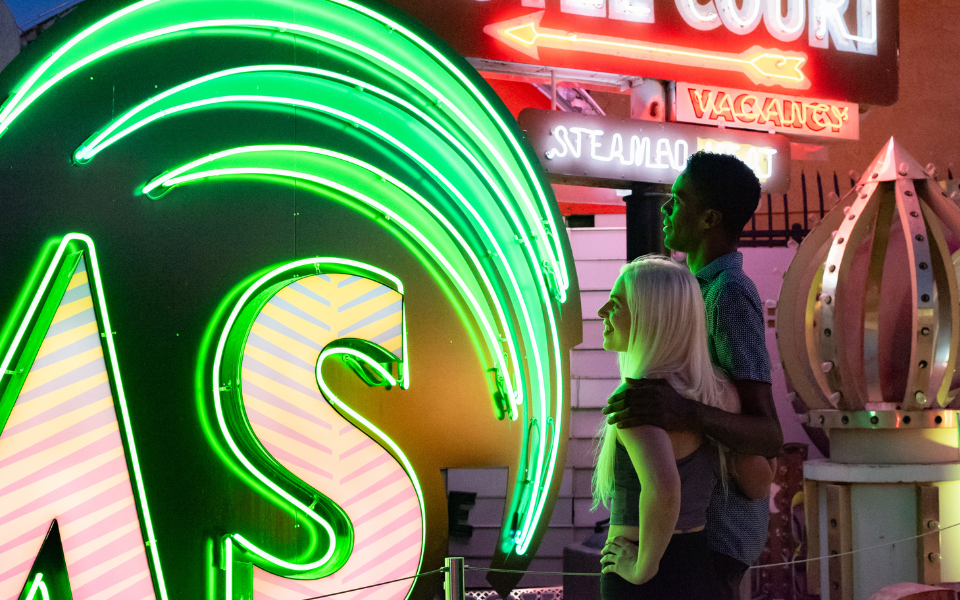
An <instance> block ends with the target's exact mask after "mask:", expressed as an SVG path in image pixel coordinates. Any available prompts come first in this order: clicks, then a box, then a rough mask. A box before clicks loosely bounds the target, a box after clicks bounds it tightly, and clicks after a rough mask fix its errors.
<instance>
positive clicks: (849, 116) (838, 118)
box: [676, 82, 860, 140]
mask: <svg viewBox="0 0 960 600" xmlns="http://www.w3.org/2000/svg"><path fill="white" fill-rule="evenodd" d="M676 99H677V120H678V121H685V122H687V123H704V124H708V125H721V124H722V125H726V126H729V127H739V128H742V129H758V130H760V131H777V132H780V133H790V134H796V135H810V136H818V137H826V138H835V139H844V140H857V139H860V119H859V114H858V107H857V105H856V104H853V103H851V102H839V101H836V100H815V99H812V98H798V97H796V96H782V95H779V94H770V93H766V92H750V91H746V90H737V89H732V88H725V87H719V86H715V85H695V84H692V83H682V82H678V83H677V94H676Z"/></svg>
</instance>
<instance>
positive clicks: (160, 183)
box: [144, 145, 532, 420]
mask: <svg viewBox="0 0 960 600" xmlns="http://www.w3.org/2000/svg"><path fill="white" fill-rule="evenodd" d="M268 151H290V152H302V153H309V154H317V155H320V156H326V157H330V158H334V159H337V160H341V161H344V162H348V163H350V164H353V165H355V166H357V167H360V168H361V169H364V170H366V171H369V172H370V173H373V174H374V175H376V176H377V177H380V178H382V179H384V180H386V181H388V182H389V183H391V184H392V185H394V186H396V187H398V188H399V189H400V190H401V191H403V192H404V193H405V194H407V195H409V196H410V197H412V198H414V199H415V200H416V201H417V202H418V203H419V204H420V205H422V206H423V207H424V208H426V209H427V210H428V211H429V212H430V213H431V215H432V216H433V217H434V218H435V219H437V220H438V221H439V222H440V224H441V225H442V226H443V227H444V228H445V229H446V230H447V232H448V233H449V234H450V235H452V236H453V237H454V238H455V239H456V240H457V242H458V243H459V245H460V246H461V247H462V248H463V251H464V252H465V253H466V254H467V255H468V256H469V258H470V260H471V262H473V264H474V266H475V268H476V269H477V271H478V272H479V274H480V276H481V278H482V279H483V281H484V283H485V285H486V287H487V289H488V293H489V296H490V298H491V300H492V301H493V302H494V304H495V307H496V309H497V312H498V313H499V316H500V320H501V322H502V323H503V326H504V333H505V334H510V329H509V328H507V319H506V315H505V313H504V311H503V308H502V306H501V305H500V302H499V300H498V299H497V295H496V293H495V292H494V288H493V283H492V282H490V280H489V278H488V277H487V276H486V272H485V270H484V269H483V267H482V265H481V263H480V260H479V258H478V257H477V256H476V254H475V253H474V252H473V250H472V249H471V248H470V246H469V244H468V243H467V242H466V240H464V239H463V237H462V235H461V234H460V233H459V232H458V231H457V230H456V228H455V227H454V226H453V225H452V224H451V223H450V222H449V221H448V220H447V219H446V217H444V216H443V215H442V214H441V213H440V212H439V211H437V209H436V208H434V207H433V206H432V205H431V204H430V203H429V202H428V201H427V200H426V199H425V198H423V197H422V196H421V195H419V194H417V193H416V192H415V191H414V190H413V189H411V188H410V187H409V186H407V185H405V184H404V183H402V182H401V181H399V180H398V179H396V178H395V177H393V176H392V175H390V174H389V173H386V172H384V171H382V170H380V169H377V168H376V167H374V166H372V165H369V164H367V163H365V162H363V161H360V160H358V159H355V158H353V157H350V156H347V155H344V154H340V153H337V152H332V151H329V150H325V149H322V148H314V147H310V146H292V145H275V146H249V147H244V148H235V149H232V150H225V151H223V152H218V153H217V154H213V155H210V156H207V157H204V158H201V159H198V160H195V161H193V162H190V163H187V164H186V165H184V166H182V167H179V168H177V169H174V170H173V171H170V172H169V173H165V174H164V175H162V176H160V177H158V178H157V179H154V180H153V181H151V182H149V183H148V184H147V185H146V186H145V187H144V193H149V192H151V191H153V190H155V189H157V188H158V187H166V188H171V187H175V186H177V185H179V184H182V183H189V182H190V181H195V180H197V179H202V178H204V177H208V176H211V175H210V173H215V174H216V175H221V174H223V175H226V174H232V175H236V174H272V175H281V176H293V177H295V178H296V177H297V176H299V175H300V174H295V175H293V174H289V173H287V172H282V173H281V172H279V171H277V172H271V173H263V172H260V173H254V171H253V170H249V169H243V170H240V169H238V170H233V172H230V173H227V172H226V170H223V169H214V170H211V171H205V172H204V173H206V174H205V175H202V176H201V175H200V174H193V175H190V176H189V178H187V179H184V178H185V177H188V176H186V175H184V174H185V173H188V172H190V171H192V170H193V169H196V168H197V167H200V166H203V165H206V164H209V163H211V162H214V161H216V160H219V159H221V158H225V157H229V156H236V155H240V154H246V153H255V152H268ZM325 181H328V180H325V179H323V180H319V181H314V183H319V184H320V185H326V184H325V183H322V182H325ZM341 191H343V190H341ZM347 193H348V194H349V195H354V192H353V191H352V190H351V191H350V192H347ZM354 197H356V198H357V199H358V200H361V201H363V202H365V203H367V204H369V205H371V206H373V207H374V208H376V209H377V210H379V211H380V212H383V213H384V214H388V215H389V216H390V217H391V218H392V219H393V220H395V221H396V222H398V223H401V224H403V225H404V226H405V227H406V228H408V229H409V230H410V231H411V232H413V235H414V237H416V238H417V239H418V240H420V241H421V243H422V244H424V245H425V246H426V247H429V248H431V252H432V253H433V254H434V256H436V257H438V262H441V264H443V265H444V267H445V270H446V271H447V272H448V273H449V274H450V276H451V277H452V278H454V280H455V281H456V282H457V284H458V287H459V288H460V289H461V293H462V294H463V295H464V296H465V297H467V299H468V302H469V303H470V304H471V306H472V307H473V309H474V312H475V314H476V318H477V319H478V320H479V321H480V322H481V326H482V327H483V328H484V330H485V334H486V337H487V340H488V345H489V347H490V351H491V354H492V356H493V360H494V361H495V362H496V363H497V364H498V365H499V367H500V369H501V371H503V373H504V375H507V370H506V365H504V364H503V363H502V354H501V350H500V349H499V345H500V344H499V342H500V336H499V335H498V334H497V333H496V332H494V331H493V328H492V327H491V326H490V324H489V322H488V321H487V320H486V317H485V316H484V312H483V310H482V309H481V308H480V306H479V302H478V301H477V300H476V298H475V297H474V295H473V294H472V293H470V290H469V287H468V286H467V285H466V283H465V282H463V280H462V279H461V278H460V276H459V274H458V273H457V271H456V269H454V267H453V266H452V265H450V264H449V263H448V262H447V260H446V258H445V257H444V256H443V253H442V252H440V251H439V250H437V249H436V248H435V247H433V244H431V243H430V242H429V241H427V238H426V236H424V235H423V234H422V233H420V232H419V231H418V230H417V229H416V228H414V227H413V226H412V225H410V224H409V223H408V222H407V221H406V220H405V219H403V217H401V216H400V215H398V214H396V213H395V212H393V211H392V210H390V209H389V208H387V207H386V206H384V205H383V204H381V203H379V202H377V201H375V200H373V199H370V198H368V197H367V196H363V195H362V194H361V195H360V197H357V196H354ZM477 218H478V220H479V215H477ZM489 235H490V242H491V243H492V244H494V246H495V247H496V249H497V252H498V253H499V254H501V255H502V251H501V250H500V247H499V245H498V244H497V242H496V240H495V238H494V237H493V235H492V233H490V234H489ZM511 279H512V281H513V283H514V289H515V293H516V294H517V295H518V296H519V295H520V293H521V292H520V289H519V284H518V283H517V282H516V278H515V277H512V278H511ZM520 302H522V299H521V300H520ZM531 335H532V333H531ZM504 337H505V338H506V340H507V342H508V348H509V351H510V353H511V355H512V356H513V357H514V358H513V364H514V365H515V369H517V367H516V365H518V364H519V359H520V357H519V354H518V353H517V350H516V347H515V345H514V343H513V338H512V337H511V336H510V335H505V336H504ZM516 373H517V377H518V378H519V377H520V372H519V370H516ZM520 381H522V380H519V379H518V383H519V382H520ZM510 389H511V393H512V394H514V393H515V394H516V395H517V397H518V398H519V397H520V392H519V390H517V391H516V392H513V391H512V390H513V389H514V388H512V387H511V388H510ZM516 418H517V412H516V408H515V407H513V406H512V405H511V419H512V420H516Z"/></svg>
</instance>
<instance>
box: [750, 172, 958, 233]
mask: <svg viewBox="0 0 960 600" xmlns="http://www.w3.org/2000/svg"><path fill="white" fill-rule="evenodd" d="M858 179H860V176H859V174H858V173H856V172H854V171H851V172H850V173H848V174H847V175H846V176H839V175H837V174H836V173H833V175H832V176H826V177H824V176H822V175H821V174H820V172H819V171H818V172H817V174H816V191H815V193H814V192H812V191H811V190H808V178H807V175H806V173H801V174H800V193H801V200H802V206H801V207H800V210H794V211H793V212H792V213H791V210H790V201H789V199H788V196H787V194H782V204H781V203H780V198H779V196H781V194H777V196H778V198H774V196H773V194H764V195H762V196H761V198H760V201H761V202H765V203H766V211H763V212H760V214H759V215H758V214H754V215H753V220H752V221H751V222H750V223H749V224H748V225H747V227H746V228H745V229H744V231H743V235H742V236H741V238H740V245H741V246H745V247H754V248H756V247H765V248H774V247H778V246H786V245H787V244H788V243H789V242H790V241H791V240H793V241H794V242H796V243H798V244H799V243H800V242H801V241H803V238H804V237H806V235H807V234H808V233H810V229H812V228H813V227H814V226H816V224H817V223H819V222H820V221H821V220H822V219H823V217H824V215H826V214H827V213H828V212H830V209H832V208H833V207H834V206H835V205H836V203H837V201H838V200H839V199H840V198H841V197H843V195H844V194H846V193H847V192H849V191H850V189H851V188H853V186H855V185H856V184H857V180H858ZM946 179H947V180H948V181H950V180H952V179H953V172H952V170H950V169H947V173H946ZM824 180H826V181H824ZM841 180H842V181H843V183H844V185H845V188H844V189H843V190H842V191H841V188H840V185H841ZM848 180H849V182H850V184H849V185H846V183H847V181H848ZM778 205H779V206H778ZM781 206H782V208H781ZM780 210H782V211H783V213H782V214H781V213H780V212H779V211H780Z"/></svg>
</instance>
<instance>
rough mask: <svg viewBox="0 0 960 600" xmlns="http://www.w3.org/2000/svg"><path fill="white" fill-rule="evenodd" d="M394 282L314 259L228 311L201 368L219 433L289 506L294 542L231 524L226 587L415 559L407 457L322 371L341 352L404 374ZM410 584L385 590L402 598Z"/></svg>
mask: <svg viewBox="0 0 960 600" xmlns="http://www.w3.org/2000/svg"><path fill="white" fill-rule="evenodd" d="M402 290H403V288H402V285H401V283H400V281H399V280H398V279H396V278H395V277H393V276H391V275H389V274H387V273H385V272H383V271H381V270H379V269H376V268H374V267H370V266H367V265H363V264H361V263H358V262H356V261H349V260H344V259H310V260H305V261H298V262H295V263H292V264H288V265H284V266H282V267H279V268H276V269H273V270H271V271H269V272H268V273H266V274H264V275H263V276H262V277H259V278H257V279H256V281H255V282H254V283H253V284H252V285H249V286H248V287H247V288H246V289H245V290H244V291H243V292H242V293H241V294H240V297H239V299H238V300H236V302H235V303H233V306H232V308H229V306H228V308H229V313H226V311H224V314H226V320H225V321H223V329H222V334H221V335H220V337H219V341H218V343H217V347H216V356H217V357H218V358H219V360H218V359H215V360H214V362H213V365H212V366H213V371H212V377H211V378H210V379H209V383H210V384H211V385H213V386H215V390H213V391H214V395H215V397H218V399H217V400H216V401H215V406H216V412H217V420H218V423H219V425H220V429H221V434H222V435H223V439H224V441H225V442H226V444H225V445H226V446H227V447H228V448H229V450H228V452H230V453H231V454H233V455H234V459H235V461H238V462H239V463H240V464H241V465H242V467H241V469H242V470H243V471H244V472H245V474H246V475H248V476H252V477H253V479H254V480H256V487H257V488H259V489H260V490H261V491H262V492H264V493H263V496H264V497H266V498H273V499H275V501H276V502H277V504H278V505H279V506H281V507H284V508H286V509H287V510H289V509H290V507H293V508H294V510H295V511H296V512H297V530H298V531H297V534H296V535H295V539H294V540H292V542H293V543H292V544H291V543H287V544H284V543H283V542H282V541H280V540H277V539H269V540H259V539H255V538H254V535H253V534H251V533H249V532H247V533H246V535H245V532H242V531H231V532H227V534H226V535H225V536H224V538H223V545H222V551H223V554H224V559H225V560H224V561H223V562H224V567H226V569H227V579H226V584H225V591H226V594H227V597H228V598H235V597H243V596H244V593H243V592H244V591H245V590H248V589H250V588H251V585H252V586H253V587H256V588H257V589H270V588H273V589H274V590H275V591H280V590H281V589H284V590H288V589H289V584H288V583H284V582H283V579H285V578H286V579H290V578H295V579H318V578H323V579H322V580H321V581H313V582H311V583H310V587H309V589H310V591H311V593H320V594H322V593H324V592H333V591H339V590H341V589H344V588H348V587H357V586H362V585H365V584H369V583H375V582H378V581H381V580H383V579H389V577H384V573H388V574H393V573H396V575H394V577H396V576H401V575H409V574H412V573H416V571H417V570H418V568H419V565H420V561H421V557H422V550H423V539H422V538H423V532H424V521H423V518H422V514H423V513H422V510H423V501H422V493H421V490H420V486H419V483H418V482H417V479H416V476H415V474H414V471H413V468H412V466H411V465H410V463H409V461H408V460H407V458H406V457H405V456H404V454H403V452H402V451H401V450H400V448H399V447H398V446H397V445H396V444H395V443H394V442H393V441H392V440H390V438H389V437H388V436H386V435H385V434H384V433H383V432H382V431H380V430H379V429H378V428H377V427H376V426H375V425H373V424H372V423H370V422H369V421H367V420H366V419H364V418H363V417H362V416H361V415H360V414H358V413H357V412H356V411H354V410H353V409H352V408H351V407H349V406H348V405H347V404H345V403H344V402H343V401H341V400H340V398H338V397H337V395H336V394H335V393H334V392H333V391H332V390H331V388H330V386H329V385H328V384H327V382H326V381H325V380H324V372H325V369H324V364H325V363H329V362H330V359H339V360H340V361H341V362H343V363H344V365H346V366H347V367H348V371H352V372H353V373H354V374H355V376H356V377H359V379H360V380H361V381H362V382H363V383H365V384H366V385H368V386H375V387H386V388H388V389H390V388H393V387H395V386H400V387H406V385H407V383H408V381H409V375H407V374H406V368H405V367H406V361H405V360H403V357H404V356H405V348H404V335H403V333H404V317H403V298H402ZM341 371H342V370H341ZM318 388H319V389H318ZM320 390H322V392H323V396H325V398H326V401H325V400H324V398H323V397H321V395H320ZM328 402H329V404H328ZM338 413H339V414H338ZM341 415H343V416H341ZM344 417H346V418H344ZM274 534H275V532H274ZM278 542H279V543H278ZM276 546H280V548H279V549H276V550H268V549H267V548H268V547H276ZM291 547H292V548H291ZM281 555H282V556H281ZM373 560H375V561H376V564H377V566H378V569H377V570H374V571H371V570H370V569H369V563H370V561H373ZM246 565H255V566H257V567H259V568H260V570H258V571H255V572H252V571H250V569H249V567H247V566H246ZM236 567H240V568H236ZM384 569H386V570H384ZM371 578H372V579H371ZM368 579H369V580H370V581H367V580H368ZM411 583H412V582H402V583H398V584H393V585H391V586H389V587H388V588H387V589H385V590H383V593H387V594H388V595H390V596H397V597H399V598H403V597H404V596H405V595H406V593H407V592H408V591H409V589H410V587H411V586H410V584H411ZM328 588H329V589H328Z"/></svg>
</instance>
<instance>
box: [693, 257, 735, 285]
mask: <svg viewBox="0 0 960 600" xmlns="http://www.w3.org/2000/svg"><path fill="white" fill-rule="evenodd" d="M742 268H743V254H742V253H740V252H739V251H734V252H731V253H730V254H724V255H723V256H721V257H719V258H716V259H714V261H713V262H711V263H710V264H709V265H707V266H705V267H704V268H702V269H700V270H699V271H697V279H699V280H700V281H703V282H704V283H710V282H711V281H713V280H714V279H716V277H717V275H719V274H720V273H721V272H722V271H726V270H727V269H742Z"/></svg>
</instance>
